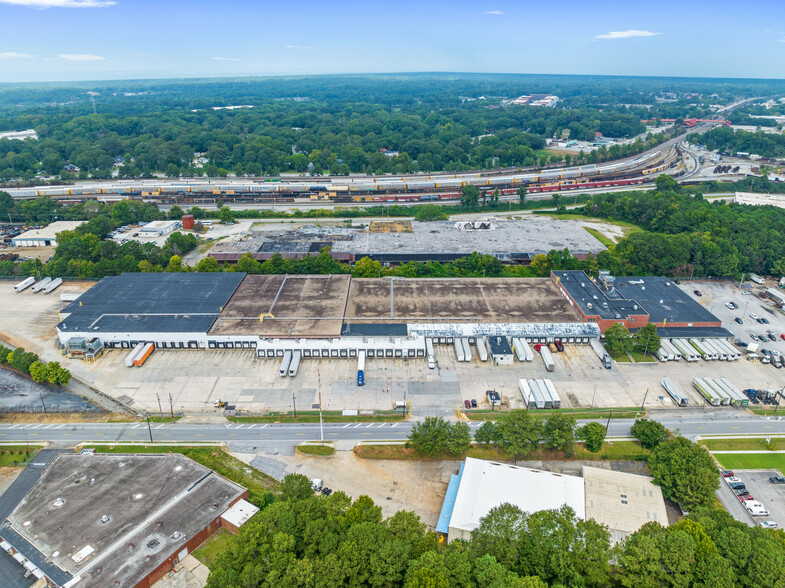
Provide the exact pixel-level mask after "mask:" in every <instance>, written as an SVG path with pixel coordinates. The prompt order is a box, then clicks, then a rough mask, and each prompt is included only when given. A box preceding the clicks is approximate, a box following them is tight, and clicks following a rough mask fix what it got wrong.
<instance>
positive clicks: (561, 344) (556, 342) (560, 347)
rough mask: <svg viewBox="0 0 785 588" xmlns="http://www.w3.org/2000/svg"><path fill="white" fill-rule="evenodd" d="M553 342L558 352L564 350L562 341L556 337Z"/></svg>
mask: <svg viewBox="0 0 785 588" xmlns="http://www.w3.org/2000/svg"><path fill="white" fill-rule="evenodd" d="M553 344H554V345H556V349H558V350H559V352H562V351H564V343H562V342H561V341H559V340H558V339H557V340H556V341H554V342H553Z"/></svg>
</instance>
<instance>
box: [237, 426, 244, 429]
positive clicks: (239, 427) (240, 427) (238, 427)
mask: <svg viewBox="0 0 785 588" xmlns="http://www.w3.org/2000/svg"><path fill="white" fill-rule="evenodd" d="M244 426H245V425H237V426H236V427H235V429H242V428H243V427H244Z"/></svg>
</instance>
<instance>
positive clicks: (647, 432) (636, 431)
mask: <svg viewBox="0 0 785 588" xmlns="http://www.w3.org/2000/svg"><path fill="white" fill-rule="evenodd" d="M630 433H631V434H632V436H633V437H635V438H636V439H637V440H638V441H640V443H641V447H643V448H645V449H654V448H655V447H657V445H659V444H660V443H662V442H663V441H665V440H666V439H667V438H668V430H667V429H666V428H665V427H664V426H663V425H662V424H661V423H658V422H657V421H653V420H651V419H637V420H636V421H635V424H634V425H632V428H631V429H630Z"/></svg>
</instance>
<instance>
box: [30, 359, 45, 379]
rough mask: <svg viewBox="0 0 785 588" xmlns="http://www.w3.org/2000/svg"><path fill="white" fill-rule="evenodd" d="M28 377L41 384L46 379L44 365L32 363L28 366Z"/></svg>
mask: <svg viewBox="0 0 785 588" xmlns="http://www.w3.org/2000/svg"><path fill="white" fill-rule="evenodd" d="M30 377H31V378H33V381H35V382H43V381H44V380H46V379H47V369H46V364H45V363H43V362H41V361H34V362H33V363H31V364H30Z"/></svg>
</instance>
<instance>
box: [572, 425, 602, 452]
mask: <svg viewBox="0 0 785 588" xmlns="http://www.w3.org/2000/svg"><path fill="white" fill-rule="evenodd" d="M578 436H579V437H580V438H581V439H583V440H584V441H586V449H588V450H589V451H591V452H592V453H597V452H598V451H599V450H600V449H602V444H603V443H604V442H605V427H604V426H603V425H601V424H600V423H587V424H585V425H583V426H582V427H581V428H580V429H578Z"/></svg>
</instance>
